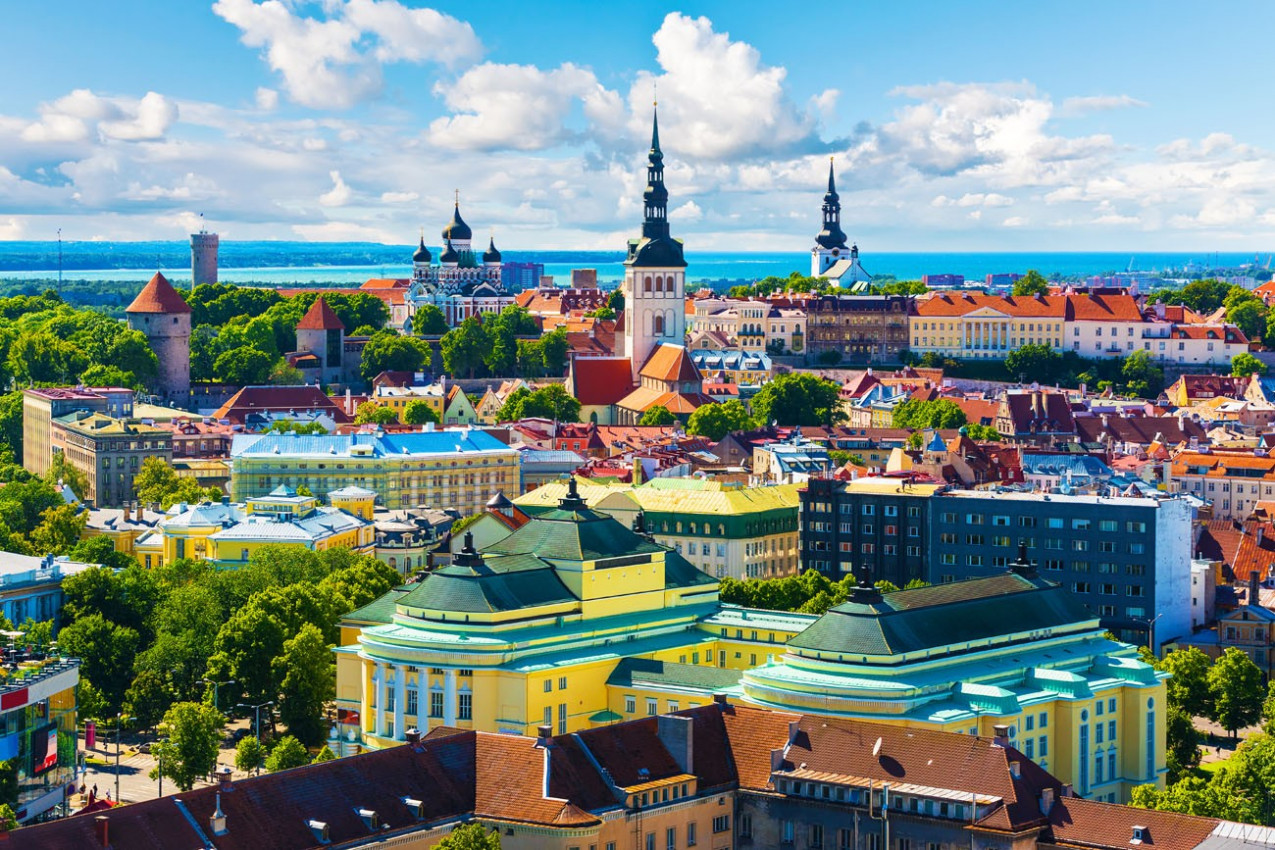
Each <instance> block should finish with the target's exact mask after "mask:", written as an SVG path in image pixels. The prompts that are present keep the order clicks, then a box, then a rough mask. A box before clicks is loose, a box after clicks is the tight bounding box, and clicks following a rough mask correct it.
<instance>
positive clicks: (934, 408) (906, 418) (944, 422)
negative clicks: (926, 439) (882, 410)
mask: <svg viewBox="0 0 1275 850" xmlns="http://www.w3.org/2000/svg"><path fill="white" fill-rule="evenodd" d="M967 421H968V419H966V416H965V411H964V410H962V409H961V406H960V405H959V404H957V403H956V402H954V401H951V400H950V399H946V398H940V399H935V400H934V401H919V400H917V399H908V400H907V401H905V402H903V403H902V404H899V405H896V406H895V408H894V427H895V428H911V429H913V430H918V429H921V428H960V427H961V426H962V425H964V424H965V423H966V422H967Z"/></svg>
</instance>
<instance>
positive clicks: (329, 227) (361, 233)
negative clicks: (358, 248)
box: [292, 221, 404, 245]
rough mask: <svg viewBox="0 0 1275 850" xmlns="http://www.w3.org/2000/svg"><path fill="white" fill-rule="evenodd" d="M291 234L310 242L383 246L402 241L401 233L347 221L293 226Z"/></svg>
mask: <svg viewBox="0 0 1275 850" xmlns="http://www.w3.org/2000/svg"><path fill="white" fill-rule="evenodd" d="M292 232H293V233H295V234H296V235H297V236H300V237H301V238H302V239H307V240H310V241H312V242H380V243H381V244H383V245H393V244H394V243H396V242H402V241H404V237H403V234H401V233H395V232H392V231H388V230H384V229H381V228H377V227H370V226H368V225H365V224H358V223H355V222H347V221H325V222H323V223H322V224H294V225H292Z"/></svg>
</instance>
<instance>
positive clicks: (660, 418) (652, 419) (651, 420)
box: [638, 404, 677, 425]
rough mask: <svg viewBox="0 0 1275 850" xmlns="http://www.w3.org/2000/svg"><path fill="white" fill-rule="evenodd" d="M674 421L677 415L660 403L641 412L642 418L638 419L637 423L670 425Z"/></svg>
mask: <svg viewBox="0 0 1275 850" xmlns="http://www.w3.org/2000/svg"><path fill="white" fill-rule="evenodd" d="M676 421H677V417H676V416H674V415H673V414H672V413H671V412H670V411H669V409H668V408H667V407H665V406H664V405H662V404H657V405H655V406H654V407H652V408H650V409H648V410H646V411H645V412H644V413H643V414H642V418H641V419H639V420H638V424H639V425H672V424H673V423H674V422H676Z"/></svg>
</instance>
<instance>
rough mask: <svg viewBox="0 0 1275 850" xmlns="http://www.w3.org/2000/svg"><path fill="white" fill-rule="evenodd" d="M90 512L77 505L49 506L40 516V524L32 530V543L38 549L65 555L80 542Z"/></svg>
mask: <svg viewBox="0 0 1275 850" xmlns="http://www.w3.org/2000/svg"><path fill="white" fill-rule="evenodd" d="M87 521H88V514H87V513H85V512H81V511H80V510H79V508H78V507H77V506H76V505H58V506H57V507H55V508H48V509H46V510H45V511H44V513H43V514H42V515H41V518H40V524H39V525H37V526H36V527H35V528H34V529H33V530H32V532H31V544H32V545H33V546H35V548H36V551H38V552H43V553H51V554H54V555H65V554H66V553H67V552H69V551H71V547H72V546H74V545H75V544H76V543H77V542H79V539H80V535H81V534H83V533H84V525H85V523H86V522H87Z"/></svg>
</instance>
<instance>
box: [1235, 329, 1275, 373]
mask: <svg viewBox="0 0 1275 850" xmlns="http://www.w3.org/2000/svg"><path fill="white" fill-rule="evenodd" d="M1272 338H1273V339H1275V337H1272ZM1231 374H1232V375H1234V376H1236V377H1237V378H1247V377H1248V376H1249V375H1265V374H1266V364H1265V363H1263V362H1262V361H1261V360H1258V359H1257V358H1256V357H1254V356H1253V355H1251V354H1249V353H1248V352H1247V351H1241V352H1240V353H1239V354H1237V355H1235V356H1234V357H1232V358H1231Z"/></svg>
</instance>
